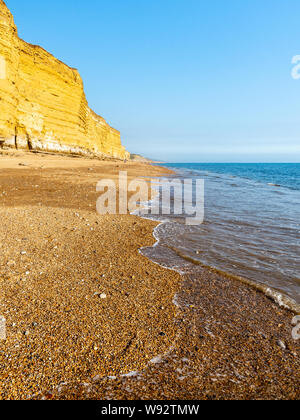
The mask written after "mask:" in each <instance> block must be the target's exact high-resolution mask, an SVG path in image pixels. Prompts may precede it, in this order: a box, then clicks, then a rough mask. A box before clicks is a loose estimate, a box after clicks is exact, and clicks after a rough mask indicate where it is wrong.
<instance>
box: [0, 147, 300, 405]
mask: <svg viewBox="0 0 300 420" xmlns="http://www.w3.org/2000/svg"><path fill="white" fill-rule="evenodd" d="M119 171H128V176H129V178H136V177H142V176H147V177H148V176H149V177H157V176H160V175H162V174H168V173H170V172H169V171H168V170H167V169H165V168H160V167H157V166H151V165H150V164H147V163H142V162H129V163H124V162H122V161H114V160H111V161H99V160H96V159H85V158H75V157H68V156H57V155H49V154H29V153H21V152H17V151H15V152H7V154H2V155H0V197H1V198H0V215H1V221H2V223H1V227H0V246H1V254H0V259H1V263H0V270H1V276H0V282H1V295H0V315H2V316H4V317H5V318H6V325H7V340H5V341H0V384H1V387H0V398H1V399H114V398H115V399H173V400H174V399H299V397H300V391H299V388H300V386H299V385H300V375H299V372H300V358H299V356H300V342H299V340H298V341H295V340H293V338H292V334H291V331H292V324H291V323H292V318H293V316H294V314H293V313H291V312H289V311H288V310H286V309H283V308H280V307H279V306H278V305H277V304H275V303H274V302H272V301H271V300H270V299H268V298H267V297H266V296H264V295H263V294H262V293H260V292H258V291H256V290H253V289H252V288H250V287H248V286H247V285H245V284H242V283H240V282H238V281H237V280H234V279H231V278H229V277H226V276H222V275H221V274H219V273H216V272H214V271H213V270H209V269H203V268H201V267H195V270H193V272H192V273H190V274H187V275H186V276H184V277H181V276H180V275H179V274H178V273H176V272H174V271H171V270H167V269H164V268H162V267H160V266H159V265H157V264H154V263H152V262H151V261H150V260H148V259H147V258H146V257H144V256H143V255H141V254H140V253H139V249H140V248H141V247H145V246H152V245H153V244H154V243H155V239H154V237H153V229H154V228H155V226H156V225H157V224H156V223H155V222H152V221H149V220H144V219H141V218H138V217H135V216H131V215H129V214H128V215H122V216H120V215H113V216H110V215H106V216H100V215H99V214H97V212H96V200H97V197H98V196H99V193H97V192H96V184H97V182H98V181H99V180H101V179H105V178H110V179H115V180H117V177H118V173H119ZM175 297H176V298H175Z"/></svg>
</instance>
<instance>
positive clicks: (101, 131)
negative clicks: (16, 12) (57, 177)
mask: <svg viewBox="0 0 300 420" xmlns="http://www.w3.org/2000/svg"><path fill="white" fill-rule="evenodd" d="M0 147H2V148H3V147H12V148H17V149H27V150H44V151H54V152H65V153H75V154H82V155H92V156H99V157H106V156H108V157H115V158H119V159H128V158H129V153H127V152H126V150H125V148H124V147H123V146H122V144H121V139H120V133H119V131H117V130H115V129H113V128H111V127H110V126H109V125H108V124H107V123H106V121H105V120H104V119H103V118H102V117H100V116H98V115H97V114H95V113H94V112H93V111H92V110H91V109H90V108H89V106H88V103H87V100H86V97H85V93H84V89H83V83H82V79H81V77H80V75H79V73H78V71H77V70H75V69H72V68H70V67H68V66H67V65H65V64H64V63H62V62H61V61H59V60H57V59H56V58H55V57H53V56H52V55H51V54H49V53H48V52H47V51H45V50H44V49H43V48H41V47H38V46H35V45H30V44H27V43H26V42H24V41H23V40H21V39H20V38H19V37H18V33H17V28H16V26H15V24H14V20H13V17H12V15H11V13H10V11H9V10H8V8H7V7H6V5H5V3H4V2H3V0H0Z"/></svg>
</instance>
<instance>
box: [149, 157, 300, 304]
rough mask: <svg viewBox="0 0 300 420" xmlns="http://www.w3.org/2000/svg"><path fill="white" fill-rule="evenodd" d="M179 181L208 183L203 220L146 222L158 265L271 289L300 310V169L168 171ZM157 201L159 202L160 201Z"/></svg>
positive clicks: (184, 167)
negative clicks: (151, 225)
mask: <svg viewBox="0 0 300 420" xmlns="http://www.w3.org/2000/svg"><path fill="white" fill-rule="evenodd" d="M164 166H167V167H169V168H172V169H174V170H175V171H176V175H174V177H175V178H180V179H186V178H201V179H204V181H205V217H204V223H203V224H202V225H199V226H187V225H186V224H185V222H184V218H183V217H176V215H164V214H160V215H158V216H148V217H151V218H152V219H157V220H160V221H163V222H164V223H162V224H160V226H159V227H158V228H157V229H156V230H155V236H156V237H157V239H158V243H157V245H156V246H155V247H154V248H153V249H145V250H144V251H143V252H144V253H145V254H146V255H147V256H149V257H150V258H151V259H152V260H154V261H156V262H157V263H159V264H161V265H164V266H168V267H172V268H176V269H178V270H184V269H185V268H186V267H187V266H189V269H191V265H193V264H194V266H195V269H196V266H197V264H198V265H199V264H201V265H205V266H209V267H213V268H217V269H219V270H222V271H224V272H227V273H229V274H233V275H237V276H240V277H243V278H245V279H248V280H250V281H253V282H255V283H257V284H260V285H264V286H265V287H270V288H272V289H274V290H275V291H278V292H279V293H280V294H283V295H285V296H287V297H289V298H291V299H293V300H294V301H296V302H297V303H298V304H300V164H202V163H199V164H195V163H193V164H186V163H185V164H180V163H178V164H168V165H164ZM158 197H159V196H158Z"/></svg>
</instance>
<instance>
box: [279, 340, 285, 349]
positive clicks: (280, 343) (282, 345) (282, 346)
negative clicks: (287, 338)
mask: <svg viewBox="0 0 300 420" xmlns="http://www.w3.org/2000/svg"><path fill="white" fill-rule="evenodd" d="M277 345H278V346H279V347H281V348H282V349H283V350H286V344H285V343H284V342H283V341H281V340H278V341H277Z"/></svg>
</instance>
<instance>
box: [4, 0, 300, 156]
mask: <svg viewBox="0 0 300 420" xmlns="http://www.w3.org/2000/svg"><path fill="white" fill-rule="evenodd" d="M5 1H6V4H7V6H8V7H9V8H10V10H11V11H12V13H13V15H14V18H15V22H16V24H17V27H18V32H19V36H20V37H21V38H23V39H25V40H26V41H27V42H30V43H33V44H38V45H41V46H43V47H44V48H45V49H47V50H48V51H49V52H51V53H52V54H54V55H55V56H56V57H57V58H59V59H60V60H62V61H64V62H65V63H67V64H68V65H70V66H72V67H75V68H77V69H78V70H79V72H80V74H81V76H82V78H83V81H84V86H85V91H86V96H87V99H88V102H89V105H90V106H91V108H92V109H93V110H94V111H95V112H97V113H98V114H100V115H101V116H103V117H104V118H105V119H106V120H107V121H108V122H109V123H110V124H111V125H112V126H113V127H115V128H117V129H118V130H120V131H121V135H122V142H123V144H124V145H125V146H126V148H127V149H128V150H129V151H130V152H132V153H139V154H142V155H144V156H147V157H151V158H154V159H159V160H164V161H168V162H300V130H299V129H300V78H299V79H295V78H293V77H292V69H293V67H295V64H292V58H293V57H294V56H296V55H300V25H299V16H300V1H299V0H284V1H283V0H109V1H107V0H85V1H82V0H63V1H62V0H51V1H50V0H44V1H40V0H26V1H24V0H5ZM299 62H300V61H299ZM296 74H298V73H297V72H296ZM299 74H300V70H299Z"/></svg>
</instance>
